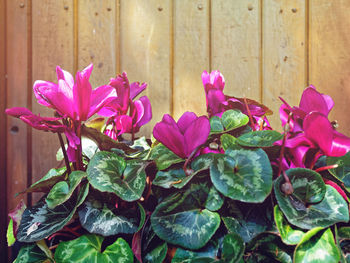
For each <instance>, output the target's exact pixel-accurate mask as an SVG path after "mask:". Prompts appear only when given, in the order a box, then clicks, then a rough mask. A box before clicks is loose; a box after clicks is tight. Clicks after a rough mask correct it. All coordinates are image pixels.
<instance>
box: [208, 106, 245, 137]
mask: <svg viewBox="0 0 350 263" xmlns="http://www.w3.org/2000/svg"><path fill="white" fill-rule="evenodd" d="M248 122H249V117H248V116H247V115H245V114H243V113H242V112H241V111H239V110H227V111H225V112H224V113H223V114H222V115H221V118H220V117H218V116H213V117H211V118H210V133H211V134H219V133H223V132H228V131H232V130H234V129H237V128H240V127H242V126H244V125H247V124H248Z"/></svg>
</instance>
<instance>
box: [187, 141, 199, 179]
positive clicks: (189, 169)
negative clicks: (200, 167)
mask: <svg viewBox="0 0 350 263" xmlns="http://www.w3.org/2000/svg"><path fill="white" fill-rule="evenodd" d="M200 147H202V145H199V146H197V147H196V148H195V149H194V150H193V152H192V153H191V154H190V156H188V158H187V159H186V161H185V163H184V167H183V169H184V171H185V174H186V175H187V176H190V175H191V174H192V173H193V170H192V169H191V168H187V166H188V164H189V163H190V161H191V159H192V158H193V156H194V155H195V154H196V153H197V151H198V150H199V148H200Z"/></svg>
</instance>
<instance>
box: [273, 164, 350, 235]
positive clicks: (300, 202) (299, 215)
mask: <svg viewBox="0 0 350 263" xmlns="http://www.w3.org/2000/svg"><path fill="white" fill-rule="evenodd" d="M310 171H311V170H307V169H303V168H295V169H289V170H287V172H286V174H287V175H288V177H289V179H290V181H291V183H292V185H293V188H294V193H293V194H292V195H285V194H284V193H282V191H281V184H282V183H283V182H284V179H283V176H280V177H279V178H277V179H276V181H275V185H274V191H275V196H276V199H277V202H278V205H279V208H280V209H281V210H282V212H283V213H284V215H285V216H286V218H287V220H288V221H289V222H290V223H291V224H293V225H295V226H297V227H300V228H303V229H312V228H314V227H318V226H320V227H328V226H331V225H333V224H335V223H338V222H348V220H349V209H348V205H347V203H346V201H345V200H344V199H343V198H342V196H341V195H340V194H339V193H338V192H337V190H335V189H334V188H333V187H331V186H329V185H326V194H325V195H324V194H323V190H322V182H321V181H320V180H322V179H319V178H318V177H319V175H317V173H315V172H313V171H311V172H310ZM315 174H316V175H317V176H316V175H315ZM322 196H324V197H323V199H321V197H322ZM321 200H322V201H321ZM316 201H318V202H319V203H314V204H312V202H316ZM320 201H321V202H320ZM306 202H307V203H306Z"/></svg>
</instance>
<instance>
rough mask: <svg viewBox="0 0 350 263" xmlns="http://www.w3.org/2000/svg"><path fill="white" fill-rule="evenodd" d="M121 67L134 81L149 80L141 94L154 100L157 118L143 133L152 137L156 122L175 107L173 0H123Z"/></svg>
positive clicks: (153, 104)
mask: <svg viewBox="0 0 350 263" xmlns="http://www.w3.org/2000/svg"><path fill="white" fill-rule="evenodd" d="M120 14H121V25H120V29H121V51H120V54H121V70H122V71H126V72H127V73H128V77H129V80H130V82H134V81H139V82H146V83H147V84H148V87H147V89H146V91H145V92H143V93H142V94H141V96H142V95H147V96H148V98H149V99H150V101H151V104H152V109H153V118H152V121H151V122H150V123H148V124H147V125H145V127H143V128H141V131H140V133H139V135H145V136H146V137H150V136H151V133H152V128H153V126H154V124H155V123H156V122H159V121H160V120H161V119H162V116H163V114H165V113H170V111H171V95H172V94H171V64H170V62H171V44H172V43H171V33H172V32H171V30H172V28H171V26H172V25H171V21H172V17H171V16H172V4H171V1H170V0H166V1H163V0H151V1H143V0H124V1H121V10H120Z"/></svg>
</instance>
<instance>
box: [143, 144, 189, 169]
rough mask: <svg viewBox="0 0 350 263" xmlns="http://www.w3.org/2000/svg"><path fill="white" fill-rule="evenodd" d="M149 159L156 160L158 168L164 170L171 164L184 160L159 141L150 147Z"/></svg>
mask: <svg viewBox="0 0 350 263" xmlns="http://www.w3.org/2000/svg"><path fill="white" fill-rule="evenodd" d="M149 159H150V160H154V161H155V162H156V165H157V168H158V170H165V169H167V168H169V167H170V166H171V165H173V164H176V163H181V162H183V161H184V160H183V159H181V158H180V157H179V156H177V155H176V154H175V153H173V152H172V151H170V150H169V149H168V148H167V147H165V146H164V145H163V144H161V143H159V144H157V145H156V146H154V147H153V148H152V150H151V153H150V157H149Z"/></svg>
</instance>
